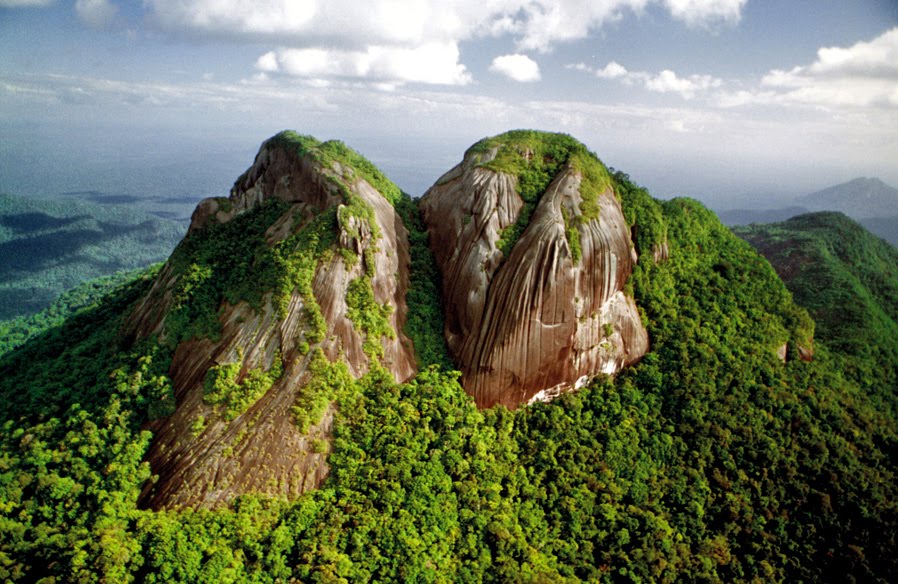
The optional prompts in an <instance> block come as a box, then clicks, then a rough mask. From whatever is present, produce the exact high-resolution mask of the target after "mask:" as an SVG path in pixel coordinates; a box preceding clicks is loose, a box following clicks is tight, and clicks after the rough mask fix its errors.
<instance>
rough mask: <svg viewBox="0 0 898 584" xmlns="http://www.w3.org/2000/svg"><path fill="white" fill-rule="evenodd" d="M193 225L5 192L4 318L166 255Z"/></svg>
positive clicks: (1, 222)
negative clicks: (82, 285) (84, 283)
mask: <svg viewBox="0 0 898 584" xmlns="http://www.w3.org/2000/svg"><path fill="white" fill-rule="evenodd" d="M185 227H186V226H185V225H183V224H182V223H179V222H176V221H172V220H168V219H163V218H161V217H158V216H155V215H153V214H151V213H149V212H146V211H142V210H137V209H133V208H130V206H124V205H103V204H97V203H87V202H84V201H80V200H76V199H74V198H73V197H71V196H70V197H68V198H61V197H57V198H54V199H51V198H38V197H33V198H25V197H16V196H13V195H2V194H0V321H5V320H11V319H13V318H16V317H28V316H31V315H33V314H35V313H37V312H39V311H41V310H43V309H45V308H47V307H48V306H50V304H51V303H53V302H54V299H56V298H57V297H58V296H59V295H60V294H62V293H63V292H65V291H67V290H70V289H72V288H74V287H76V286H77V285H79V284H81V283H83V282H86V281H88V280H91V279H95V278H98V277H101V276H107V275H111V274H113V273H115V272H119V271H122V270H132V269H137V268H143V267H146V266H147V265H149V264H152V263H154V262H159V261H162V260H164V259H165V258H166V257H168V255H169V254H170V253H171V251H172V249H174V247H175V245H177V243H178V241H179V240H180V239H181V237H182V236H183V235H184V231H185Z"/></svg>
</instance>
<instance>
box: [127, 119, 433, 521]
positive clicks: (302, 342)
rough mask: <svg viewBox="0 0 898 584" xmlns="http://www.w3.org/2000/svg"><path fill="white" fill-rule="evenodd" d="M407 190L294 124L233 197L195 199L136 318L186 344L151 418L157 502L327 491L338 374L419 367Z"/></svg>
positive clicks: (151, 490) (407, 373)
mask: <svg viewBox="0 0 898 584" xmlns="http://www.w3.org/2000/svg"><path fill="white" fill-rule="evenodd" d="M398 195H399V191H398V189H397V188H396V187H395V185H393V184H392V183H390V182H389V181H388V180H386V179H385V178H384V177H383V175H381V174H380V173H379V171H377V170H376V169H375V168H374V167H373V166H372V165H371V164H370V163H368V162H367V161H366V160H364V159H363V158H362V157H361V156H359V155H358V154H356V153H355V152H353V151H351V150H349V149H348V148H346V147H345V146H344V145H343V144H341V143H339V142H325V143H320V142H318V141H316V140H314V139H312V138H309V137H304V136H298V135H296V134H294V133H291V132H285V133H282V134H279V135H277V136H275V137H274V138H272V139H270V140H268V141H267V142H265V143H264V144H263V145H262V148H261V149H260V151H259V153H258V155H257V156H256V160H255V163H254V164H253V165H252V167H250V168H249V170H247V171H246V173H244V174H243V176H241V177H240V178H239V179H238V180H237V182H236V183H235V185H234V187H233V189H232V191H231V194H230V197H228V198H217V199H206V200H204V201H202V202H201V203H200V204H199V205H198V207H197V209H196V211H195V212H194V214H193V218H192V223H191V226H190V230H189V232H188V234H187V236H186V238H185V240H184V241H183V242H182V243H181V245H180V246H179V247H178V248H177V249H176V250H175V252H174V254H173V255H172V257H171V259H170V260H169V261H168V262H167V263H166V265H165V266H164V267H163V268H162V270H161V272H160V274H159V276H158V277H157V279H156V281H155V283H154V285H153V286H152V289H151V290H150V292H149V293H148V294H147V295H146V296H145V297H144V298H143V299H142V300H141V301H140V302H139V304H138V306H137V308H136V309H135V311H134V313H133V315H132V316H131V317H130V319H129V320H128V323H127V325H126V331H125V332H126V334H128V335H130V336H131V337H132V338H134V339H142V338H147V337H151V336H153V337H156V338H158V339H159V341H160V342H161V343H163V344H166V345H168V346H170V347H172V348H173V350H174V355H173V360H172V365H171V369H170V375H171V379H172V383H173V386H174V394H175V402H176V407H175V409H174V412H173V413H172V414H171V415H170V416H167V417H165V418H163V419H161V420H158V421H156V422H153V423H152V425H151V428H150V429H151V430H153V432H154V439H153V444H152V446H151V448H150V452H149V454H148V459H149V461H150V464H151V466H152V469H153V472H154V474H157V475H158V476H159V478H158V481H156V482H155V483H153V484H150V485H148V486H147V487H146V488H145V489H144V492H143V494H142V495H141V500H142V504H143V505H144V506H147V507H152V508H168V507H185V506H190V507H199V508H202V507H215V506H218V505H221V504H225V503H227V502H229V501H230V500H232V499H233V498H234V497H235V496H237V495H239V494H241V493H245V492H257V493H268V494H282V495H289V496H295V495H297V494H299V493H301V492H303V491H305V490H307V489H309V488H314V487H316V486H318V485H319V484H320V483H321V481H322V480H323V478H324V477H325V475H326V474H327V466H326V464H325V458H326V456H327V450H328V446H327V444H328V441H329V437H330V426H331V422H332V418H333V406H331V405H329V404H330V402H331V400H332V399H333V397H334V394H335V392H337V391H339V385H340V383H339V380H340V379H341V376H344V375H347V374H348V375H352V376H354V377H359V376H361V375H362V374H364V373H365V372H366V371H368V370H369V369H370V367H372V363H373V362H374V361H376V362H378V363H380V364H381V365H382V366H383V367H385V368H386V369H387V370H388V371H389V372H390V373H391V374H392V376H393V377H394V378H395V379H396V380H397V381H404V380H406V379H408V378H409V377H411V376H412V375H413V374H414V372H415V365H414V363H415V359H414V354H413V351H412V349H411V343H410V342H409V341H408V339H406V338H405V337H404V335H403V334H402V332H401V331H402V326H403V324H404V322H405V318H406V312H407V311H406V306H405V294H406V289H407V286H408V263H409V257H408V241H407V234H406V231H405V228H404V227H403V226H402V222H401V220H400V219H399V217H398V215H397V214H396V212H395V211H394V208H393V206H392V205H391V202H392V201H394V200H395V199H396V197H398ZM388 197H389V200H388ZM325 376H326V377H327V378H328V382H327V383H323V382H322V381H321V378H323V377H325Z"/></svg>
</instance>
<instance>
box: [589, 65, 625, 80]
mask: <svg viewBox="0 0 898 584" xmlns="http://www.w3.org/2000/svg"><path fill="white" fill-rule="evenodd" d="M595 73H596V76H597V77H600V78H602V79H618V78H620V77H625V76H626V75H627V69H626V68H625V67H624V66H623V65H621V64H620V63H618V62H617V61H611V62H610V63H608V64H607V65H605V67H604V68H603V69H599V70H598V71H596V72H595Z"/></svg>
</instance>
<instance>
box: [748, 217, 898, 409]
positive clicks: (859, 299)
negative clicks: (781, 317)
mask: <svg viewBox="0 0 898 584" xmlns="http://www.w3.org/2000/svg"><path fill="white" fill-rule="evenodd" d="M734 232H735V233H736V234H737V235H739V236H740V237H742V238H744V239H746V240H747V241H748V242H749V243H751V244H752V245H753V246H755V248H757V249H758V251H759V252H761V253H762V254H764V256H765V257H766V258H767V259H768V260H769V261H770V263H771V264H773V266H774V267H775V268H776V270H777V273H778V274H779V275H780V276H781V277H782V279H783V281H784V282H785V283H786V286H788V288H789V290H791V291H792V293H793V294H794V295H795V300H796V302H798V303H799V304H801V305H802V306H804V307H806V308H807V309H808V310H809V311H810V313H811V316H813V318H814V320H815V321H816V322H817V338H818V339H819V340H821V341H823V342H825V344H826V346H827V347H829V348H830V349H834V350H836V351H837V352H838V353H839V355H840V359H841V366H840V369H842V370H843V371H844V372H845V373H846V374H849V375H851V376H853V377H854V378H855V379H856V380H857V381H858V382H860V383H862V384H863V385H864V386H865V387H867V388H868V390H869V391H871V392H874V393H876V394H878V395H879V396H880V397H881V398H882V399H883V400H884V404H883V405H884V407H889V408H892V409H893V412H894V414H895V415H898V401H896V397H895V396H896V391H895V389H896V388H898V250H896V249H895V248H893V247H891V246H890V245H888V244H886V243H885V242H883V241H882V240H880V239H878V238H876V237H874V236H872V235H871V234H870V233H869V232H867V231H866V230H865V229H864V228H862V227H861V226H860V225H858V224H857V223H856V222H855V221H853V220H851V219H849V218H848V217H846V216H845V215H842V214H841V213H810V214H807V215H800V216H798V217H794V218H792V219H789V220H788V221H784V222H782V223H773V224H769V225H750V226H747V227H738V228H735V229H734Z"/></svg>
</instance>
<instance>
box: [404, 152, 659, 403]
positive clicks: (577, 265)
mask: <svg viewBox="0 0 898 584" xmlns="http://www.w3.org/2000/svg"><path fill="white" fill-rule="evenodd" d="M503 147H513V146H505V145H501V144H500V145H499V146H498V147H497V148H493V149H491V150H489V151H487V152H479V153H478V152H472V151H469V152H468V153H467V154H466V156H465V159H464V160H463V161H462V162H461V163H460V164H459V165H458V166H456V167H455V168H453V169H452V170H450V171H449V172H448V173H446V174H445V175H444V176H443V177H441V178H440V179H439V180H438V181H437V183H436V184H435V185H434V186H433V187H431V189H429V190H428V192H427V193H426V194H425V196H424V198H423V199H422V202H421V209H422V213H423V215H424V218H425V221H426V223H427V225H428V228H429V231H430V237H431V247H432V249H433V252H434V255H435V257H436V260H437V263H438V265H439V268H440V270H441V272H442V276H443V306H444V310H445V319H446V330H445V334H446V340H447V344H448V346H449V349H450V351H451V353H452V355H453V358H454V359H455V360H456V363H457V365H458V366H459V368H460V370H461V371H462V384H463V386H464V388H465V390H466V391H467V392H468V393H470V394H471V395H473V396H474V398H475V400H476V402H477V404H478V406H480V407H490V406H493V405H496V404H503V405H505V406H507V407H510V408H514V407H517V406H519V405H521V404H526V403H528V402H531V401H534V400H544V399H551V398H552V397H554V396H555V395H558V394H560V393H562V392H564V391H567V390H571V389H575V388H578V387H581V386H582V385H584V384H585V382H586V381H587V380H588V379H589V378H591V377H592V376H595V375H597V374H600V373H606V374H612V373H615V372H617V371H618V370H620V369H621V367H623V366H626V365H628V364H631V363H633V362H635V361H637V360H638V359H639V358H641V357H642V356H643V355H644V354H645V353H646V352H647V350H648V335H647V333H646V331H645V328H644V327H643V325H642V323H641V321H640V317H639V313H638V311H637V309H636V305H635V303H634V302H633V299H632V298H630V297H629V296H627V295H626V294H625V293H624V291H623V290H624V285H625V283H626V282H627V278H628V277H629V276H630V274H631V272H632V268H633V265H634V264H635V262H636V259H637V258H636V252H635V251H634V248H633V245H632V242H631V240H630V232H629V229H628V227H627V224H626V222H625V220H624V216H623V213H622V211H621V207H620V204H619V202H618V200H617V199H616V198H615V196H614V192H613V190H612V188H611V187H610V186H609V185H610V183H609V185H605V186H604V188H603V190H602V191H601V192H595V193H590V195H591V197H590V199H591V201H592V202H593V203H594V204H595V205H596V206H597V211H598V212H597V214H596V213H595V209H596V207H593V213H592V215H594V216H593V217H584V215H583V213H582V209H581V207H582V203H583V200H584V193H583V192H581V189H582V188H584V184H583V183H584V181H583V174H582V173H581V171H580V170H579V169H578V168H577V167H576V166H575V165H573V164H570V163H567V164H562V165H560V170H559V171H558V172H557V173H556V174H555V176H554V177H552V178H551V181H550V182H549V185H548V188H546V189H545V192H544V193H542V195H541V196H540V197H539V199H538V202H536V206H535V209H533V212H532V215H531V216H530V220H529V222H528V223H527V225H526V228H525V229H524V230H523V233H522V234H521V235H520V238H519V239H518V240H517V242H516V243H515V244H514V246H513V247H512V248H511V250H510V253H509V254H508V255H507V257H506V255H505V254H504V253H503V252H502V251H501V250H500V248H499V242H500V239H501V238H502V237H503V236H504V235H505V234H507V232H508V231H507V230H509V229H510V228H511V227H512V226H513V225H514V224H515V223H516V222H517V221H518V216H519V214H520V213H521V212H522V210H523V208H524V207H525V201H524V200H523V199H522V198H521V196H519V193H518V188H519V184H518V182H519V179H518V177H517V176H515V174H513V173H509V172H503V171H501V170H495V169H493V168H490V162H491V161H492V160H493V159H494V158H495V157H496V156H497V154H498V148H503ZM533 155H534V154H533V153H532V152H529V151H524V152H522V156H523V158H524V159H525V160H530V159H531V157H532V156H533ZM594 160H595V159H594ZM595 163H596V164H601V163H599V162H598V160H595ZM602 169H603V170H604V167H602ZM595 215H597V216H595ZM570 225H577V229H575V230H574V231H573V235H572V236H571V235H570V234H571V229H570ZM569 237H574V238H576V239H577V241H576V242H572V241H570V240H569ZM577 243H579V250H576V251H575V250H573V249H572V247H576V245H577ZM575 256H579V257H575Z"/></svg>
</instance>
